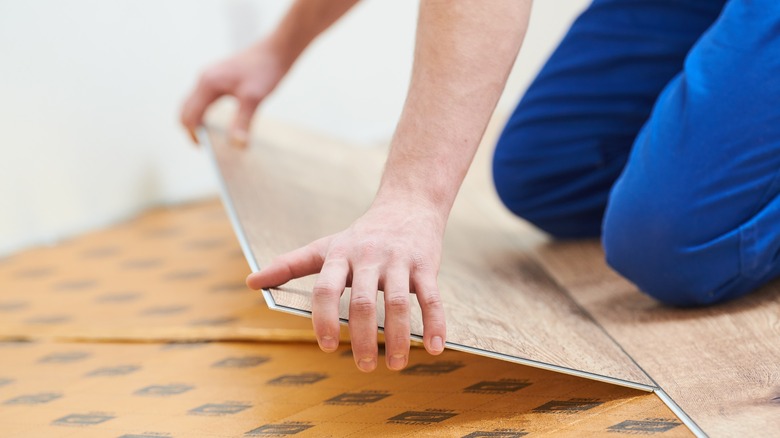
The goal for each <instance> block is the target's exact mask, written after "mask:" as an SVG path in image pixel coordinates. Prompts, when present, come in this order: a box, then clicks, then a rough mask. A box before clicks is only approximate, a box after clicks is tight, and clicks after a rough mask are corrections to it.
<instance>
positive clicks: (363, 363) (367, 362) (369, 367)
mask: <svg viewBox="0 0 780 438" xmlns="http://www.w3.org/2000/svg"><path fill="white" fill-rule="evenodd" d="M358 368H360V370H361V371H365V372H369V371H374V368H376V361H375V360H374V359H371V358H368V357H367V358H364V359H360V360H359V361H358Z"/></svg>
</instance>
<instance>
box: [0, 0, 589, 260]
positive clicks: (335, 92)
mask: <svg viewBox="0 0 780 438" xmlns="http://www.w3.org/2000/svg"><path fill="white" fill-rule="evenodd" d="M586 1H587V0H556V1H537V2H536V5H535V6H534V16H533V18H532V24H531V29H530V31H529V34H528V37H527V40H526V41H527V42H526V45H525V47H524V48H523V50H522V52H521V56H520V58H519V59H518V66H517V67H516V68H515V71H514V72H513V75H512V77H511V79H510V82H509V84H508V86H507V93H506V96H505V98H504V99H502V101H501V103H500V108H501V109H502V110H503V111H509V110H511V108H512V106H514V104H515V102H516V100H517V97H518V96H519V94H520V93H521V91H522V89H524V87H525V86H526V85H527V83H528V82H529V81H530V79H531V78H532V77H533V75H534V73H535V72H536V71H537V70H538V68H539V67H540V65H541V63H542V62H543V61H544V59H545V58H546V57H547V54H548V52H549V51H550V50H551V49H552V48H553V47H554V45H555V43H556V42H557V40H559V39H560V37H561V36H562V34H563V32H564V31H565V29H566V27H567V26H568V24H569V23H570V21H571V20H572V19H573V17H574V16H575V15H576V14H577V13H578V11H579V10H581V9H582V8H583V7H584V6H585V5H586ZM288 4H289V1H270V0H265V1H263V0H255V1H251V0H231V1H218V0H198V1H192V0H190V1H188V0H164V1H151V0H146V1H111V2H106V1H98V0H71V1H68V2H62V1H58V0H26V1H13V2H12V1H4V2H0V255H2V254H7V253H9V252H11V251H13V250H16V249H19V248H22V247H25V246H28V245H35V244H42V243H49V242H54V241H56V240H58V239H61V238H63V237H66V236H69V235H72V234H75V233H79V232H83V231H86V230H89V229H91V228H94V227H100V226H105V225H107V224H110V223H112V222H115V221H117V220H120V219H123V218H126V217H129V216H132V215H133V214H135V213H137V212H138V211H140V210H141V209H143V208H146V207H148V206H150V205H153V204H158V203H176V202H183V201H187V200H191V199H197V198H200V197H204V196H211V195H213V194H214V193H215V190H214V181H213V179H212V176H211V173H210V169H209V167H208V166H207V165H206V163H205V161H204V159H203V157H202V156H201V155H200V154H199V153H198V152H197V150H195V149H193V148H192V147H191V146H190V145H189V144H188V142H187V140H186V137H185V136H184V135H183V132H182V130H181V129H180V128H179V126H178V125H177V117H178V108H179V104H180V102H181V100H182V99H183V97H184V96H185V94H186V92H187V91H188V89H189V87H190V86H191V85H192V84H193V82H194V81H195V79H196V77H197V72H198V71H199V70H200V69H201V68H202V67H203V66H204V65H207V64H209V63H211V62H213V61H215V60H217V59H219V58H221V57H224V56H227V55H228V54H230V53H231V52H233V51H235V50H237V49H238V48H239V47H243V46H245V45H247V44H248V43H249V42H250V41H252V40H254V39H255V38H258V37H260V36H261V35H263V34H265V33H266V32H268V31H269V29H271V28H272V26H273V25H274V23H275V22H276V21H277V20H278V19H279V17H280V16H281V15H282V14H283V13H284V10H285V9H286V7H287V6H288ZM416 8H417V3H416V2H412V1H390V0H364V3H362V4H360V5H358V7H357V8H356V9H355V10H353V11H352V12H351V13H350V14H349V15H347V16H346V17H345V18H344V20H342V21H341V22H339V23H338V24H337V25H336V26H335V27H334V28H333V29H331V31H329V32H328V33H326V34H325V35H323V36H322V37H321V38H320V39H318V40H317V41H316V42H315V44H314V45H313V46H312V47H311V48H310V50H309V51H307V52H306V53H305V54H304V56H303V57H302V58H301V60H300V61H299V62H298V64H296V66H295V67H294V69H293V70H292V71H291V72H290V76H289V77H288V78H287V79H286V80H285V81H284V82H283V83H282V84H281V86H280V88H279V89H278V90H277V92H276V93H275V94H274V95H273V96H272V97H271V98H269V99H268V100H267V101H266V102H265V103H264V105H263V107H262V109H261V110H262V114H263V115H264V116H267V117H273V118H277V119H283V120H285V121H290V122H294V123H297V124H300V125H302V126H305V127H308V128H312V129H317V130H322V131H325V132H328V133H330V134H332V135H336V136H339V137H342V138H345V139H347V140H350V141H355V142H366V143H376V142H385V141H387V139H388V138H389V137H390V135H391V134H392V130H393V127H394V126H395V122H396V119H397V117H398V114H399V113H400V108H401V105H402V103H403V99H404V95H405V91H406V85H407V81H408V76H409V71H410V69H411V52H412V46H413V41H414V27H415V20H416Z"/></svg>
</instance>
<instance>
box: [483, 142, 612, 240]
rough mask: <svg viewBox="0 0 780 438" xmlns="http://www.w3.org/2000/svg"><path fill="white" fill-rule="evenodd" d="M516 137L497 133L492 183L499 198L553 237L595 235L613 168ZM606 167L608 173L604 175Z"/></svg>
mask: <svg viewBox="0 0 780 438" xmlns="http://www.w3.org/2000/svg"><path fill="white" fill-rule="evenodd" d="M517 141H518V139H517V133H513V135H512V138H510V139H507V138H506V137H505V136H502V138H501V139H500V140H499V142H498V144H497V146H496V152H495V154H494V156H493V183H494V184H495V188H496V192H497V194H498V197H499V198H500V199H501V202H502V203H503V204H504V205H505V206H506V207H507V208H508V209H509V210H510V211H511V212H512V213H514V214H515V215H517V216H519V217H521V218H522V219H524V220H526V221H528V222H530V223H531V224H533V225H535V226H536V227H538V228H539V229H541V230H542V231H544V232H546V233H548V234H550V235H552V236H553V237H556V238H583V237H595V236H598V235H600V233H601V221H602V218H603V215H604V207H605V205H606V201H607V196H608V193H609V189H610V186H611V184H612V182H613V181H614V178H616V175H617V172H618V171H614V170H612V169H605V168H604V167H603V166H602V167H601V168H598V167H597V166H595V165H592V164H587V163H584V162H585V161H587V160H582V159H578V158H577V157H571V158H570V159H568V157H566V156H560V155H555V154H553V153H550V152H545V151H544V148H535V147H534V145H533V144H532V142H526V143H523V144H522V145H519V144H518V143H517ZM540 150H541V152H540ZM605 171H607V172H611V173H612V174H613V175H604V173H605Z"/></svg>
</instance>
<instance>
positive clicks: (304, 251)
mask: <svg viewBox="0 0 780 438" xmlns="http://www.w3.org/2000/svg"><path fill="white" fill-rule="evenodd" d="M328 242H329V238H327V237H326V238H322V239H319V240H316V241H314V242H312V243H310V244H308V245H306V246H304V247H301V248H298V249H296V250H294V251H290V252H288V253H287V254H284V255H281V256H279V257H277V258H276V259H274V261H273V262H271V263H270V264H269V265H268V266H266V267H264V268H262V269H261V270H260V271H258V272H253V273H251V274H249V276H248V277H247V278H246V284H247V286H249V288H250V289H254V290H258V289H266V288H269V287H275V286H279V285H282V284H284V283H287V282H288V281H290V280H292V279H294V278H300V277H305V276H307V275H312V274H316V273H318V272H320V270H321V269H322V264H323V263H324V262H325V252H326V250H327V247H328Z"/></svg>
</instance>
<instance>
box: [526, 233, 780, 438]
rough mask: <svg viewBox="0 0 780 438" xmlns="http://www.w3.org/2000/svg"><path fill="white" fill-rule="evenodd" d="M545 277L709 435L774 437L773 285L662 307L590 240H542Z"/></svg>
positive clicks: (777, 346) (776, 290)
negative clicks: (727, 298)
mask: <svg viewBox="0 0 780 438" xmlns="http://www.w3.org/2000/svg"><path fill="white" fill-rule="evenodd" d="M537 254H538V255H539V259H540V261H541V262H542V264H543V265H545V267H546V269H547V271H548V272H550V273H551V275H552V276H553V277H554V278H555V279H556V281H558V283H559V284H560V285H562V286H563V287H565V288H566V289H567V290H568V291H569V292H570V294H571V295H572V296H573V297H574V299H575V300H576V301H577V302H578V303H580V305H582V306H583V307H584V308H585V309H587V311H588V312H589V313H590V314H592V315H593V316H594V317H595V319H596V321H598V323H599V324H601V325H602V326H603V327H604V328H605V329H606V330H607V332H609V334H610V335H611V336H612V337H613V338H614V339H615V340H616V341H617V342H618V343H619V344H620V345H621V346H622V347H623V348H624V349H625V351H626V352H627V353H628V354H629V355H631V356H632V357H633V358H634V359H635V360H636V361H637V362H638V363H639V365H640V366H641V367H642V368H643V369H644V370H645V371H646V372H647V373H648V374H649V375H650V376H651V377H652V378H653V379H654V380H655V381H656V382H657V383H658V385H659V386H660V387H661V388H662V389H663V390H664V391H665V392H666V393H667V394H668V395H669V396H670V397H671V398H672V399H673V400H674V401H675V402H676V403H677V404H678V405H679V406H680V407H681V408H682V410H683V411H685V412H686V413H687V414H688V415H689V416H690V417H691V418H692V419H693V421H694V422H695V423H696V424H697V425H698V426H699V427H700V428H701V429H702V430H703V431H704V432H705V433H707V434H709V435H711V436H772V435H774V436H776V435H778V434H780V283H778V282H774V283H773V284H770V285H768V286H766V287H764V288H763V289H762V290H760V291H758V292H755V293H753V294H751V295H748V296H747V297H744V298H741V299H738V300H736V301H733V302H730V303H726V304H723V305H718V306H714V307H709V308H702V309H674V308H669V307H665V306H662V305H661V304H659V303H658V302H656V301H654V300H653V299H651V298H650V297H648V296H646V295H644V294H642V293H640V292H639V291H638V290H637V289H636V287H635V286H634V285H633V284H631V283H630V282H628V281H626V280H624V279H622V278H621V277H620V276H619V275H618V274H616V273H615V272H613V271H612V270H610V269H609V267H608V266H607V265H606V263H605V262H604V254H603V251H602V249H601V246H600V245H599V243H598V242H595V241H582V242H570V243H548V244H544V245H542V246H541V247H540V248H539V250H538V252H537Z"/></svg>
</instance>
